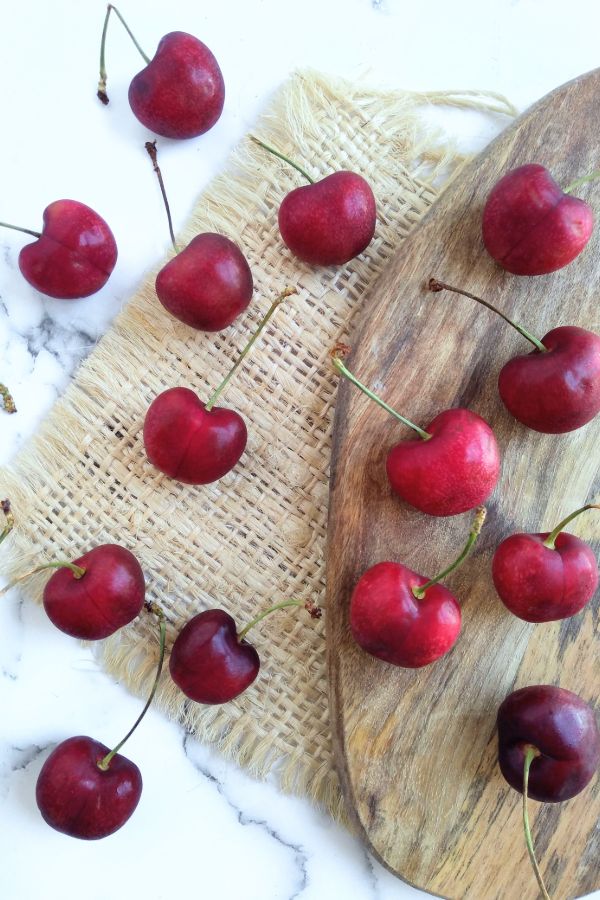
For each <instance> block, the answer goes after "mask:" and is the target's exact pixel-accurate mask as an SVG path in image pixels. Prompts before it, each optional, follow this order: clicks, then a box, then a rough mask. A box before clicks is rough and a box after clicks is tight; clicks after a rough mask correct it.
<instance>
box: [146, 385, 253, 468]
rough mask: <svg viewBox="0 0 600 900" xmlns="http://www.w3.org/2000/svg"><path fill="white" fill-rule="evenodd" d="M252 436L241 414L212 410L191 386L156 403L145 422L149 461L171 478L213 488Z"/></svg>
mask: <svg viewBox="0 0 600 900" xmlns="http://www.w3.org/2000/svg"><path fill="white" fill-rule="evenodd" d="M247 439H248V432H247V430H246V424H245V422H244V420H243V419H242V417H241V416H240V415H239V413H237V412H235V411H234V410H232V409H224V408H222V407H219V406H217V407H213V408H211V409H210V410H208V409H207V408H206V405H205V404H204V403H202V401H201V400H200V398H199V397H198V396H197V394H195V393H194V391H191V390H190V389H189V388H171V389H170V390H167V391H163V393H162V394H159V395H158V397H157V398H156V399H155V400H154V401H153V402H152V403H151V404H150V407H149V409H148V412H147V414H146V420H145V422H144V447H145V448H146V453H147V455H148V459H149V460H150V462H151V463H152V465H154V466H156V468H157V469H159V470H160V471H161V472H164V474H165V475H168V476H169V477H170V478H176V479H177V481H182V482H184V483H185V484H210V483H211V482H213V481H217V480H218V479H219V478H222V477H223V475H225V474H226V473H227V472H229V471H231V469H233V467H234V466H235V465H236V464H237V463H238V461H239V459H240V457H241V455H242V453H243V452H244V450H245V449H246V442H247Z"/></svg>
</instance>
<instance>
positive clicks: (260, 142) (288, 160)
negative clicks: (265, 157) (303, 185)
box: [249, 134, 315, 184]
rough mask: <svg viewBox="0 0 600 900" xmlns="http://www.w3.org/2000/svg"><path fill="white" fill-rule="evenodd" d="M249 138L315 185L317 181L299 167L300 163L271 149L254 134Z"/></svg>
mask: <svg viewBox="0 0 600 900" xmlns="http://www.w3.org/2000/svg"><path fill="white" fill-rule="evenodd" d="M249 137H250V140H251V141H254V143H255V144H258V146H259V147H262V148H263V150H266V151H267V152H268V153H271V154H272V155H273V156H276V157H277V158H278V159H282V160H283V161H284V162H286V163H287V164H288V165H290V166H291V167H292V168H293V169H295V170H296V172H300V174H301V175H303V176H304V177H305V178H306V180H307V181H308V182H309V183H310V184H314V183H315V179H314V178H311V177H310V175H309V174H308V172H307V171H306V170H305V169H303V168H302V167H301V166H299V165H298V163H296V162H294V161H293V159H290V158H289V157H288V156H284V155H283V153H280V152H279V150H275V148H274V147H270V146H269V145H268V144H265V143H264V141H260V140H259V139H258V138H257V137H254V135H253V134H251V135H249Z"/></svg>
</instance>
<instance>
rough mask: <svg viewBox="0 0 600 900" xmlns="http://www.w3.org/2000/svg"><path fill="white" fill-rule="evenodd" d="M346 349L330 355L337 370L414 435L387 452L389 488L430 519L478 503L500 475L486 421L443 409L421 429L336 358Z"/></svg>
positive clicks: (451, 513)
mask: <svg viewBox="0 0 600 900" xmlns="http://www.w3.org/2000/svg"><path fill="white" fill-rule="evenodd" d="M348 350H349V348H347V347H345V346H343V345H338V346H337V347H336V348H334V350H333V353H332V358H333V365H334V366H335V368H336V369H337V371H338V372H339V373H340V374H341V375H343V376H344V377H345V378H347V379H348V380H349V381H351V382H352V383H353V384H355V385H356V386H357V387H358V388H360V390H361V391H363V393H364V394H366V395H367V396H368V397H370V398H371V399H372V400H374V401H375V402H376V403H378V404H379V406H381V407H382V408H383V409H385V410H386V412H388V413H390V414H391V415H392V416H394V417H395V418H396V419H398V420H399V421H400V422H402V423H403V424H404V425H408V426H409V427H410V428H412V429H413V430H414V431H415V432H416V433H417V435H418V438H417V439H415V440H408V441H402V442H400V443H399V444H396V445H395V446H393V447H392V448H391V450H390V451H389V453H388V456H387V461H386V471H387V477H388V480H389V483H390V486H391V488H392V490H393V491H394V492H395V493H396V494H398V496H399V497H401V498H402V500H404V501H405V502H406V503H410V505H411V506H414V507H415V509H418V510H420V511H421V512H424V513H427V514H428V515H430V516H455V515H458V514H459V513H463V512H466V511H467V510H469V509H474V508H475V507H476V506H479V505H481V504H482V503H483V502H484V501H485V500H487V498H488V497H489V496H490V494H491V493H492V491H493V490H494V487H495V486H496V482H497V481H498V475H499V473H500V454H499V451H498V445H497V443H496V439H495V437H494V433H493V431H492V429H491V428H490V426H489V425H488V424H487V422H485V421H484V419H482V418H481V417H480V416H478V415H477V414H476V413H474V412H471V411H470V410H468V409H461V408H458V409H447V410H445V411H444V412H441V413H439V415H437V416H436V417H435V418H434V419H433V420H432V421H431V422H430V423H429V425H427V426H426V427H425V428H420V427H419V426H418V425H415V424H414V423H413V422H411V421H410V420H409V419H406V418H405V417H404V416H401V415H400V414H399V413H398V412H396V410H394V409H392V407H390V406H388V404H387V403H385V402H384V401H383V400H382V399H381V398H380V397H378V396H377V395H376V394H374V393H373V392H372V391H371V390H369V389H368V388H366V387H365V386H364V385H363V384H362V383H361V382H360V381H359V380H358V379H357V378H356V377H355V376H354V375H353V374H352V373H351V372H350V371H349V370H348V369H347V367H346V366H345V364H344V362H343V361H342V359H341V358H340V357H341V355H343V354H344V353H346V352H348Z"/></svg>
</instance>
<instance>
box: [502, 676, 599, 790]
mask: <svg viewBox="0 0 600 900" xmlns="http://www.w3.org/2000/svg"><path fill="white" fill-rule="evenodd" d="M498 745H499V763H500V770H501V772H502V774H503V775H504V777H505V778H506V780H507V781H508V783H509V784H510V786H511V787H513V788H514V789H515V790H516V791H519V792H522V790H523V764H524V756H525V748H526V746H527V745H532V746H533V747H535V748H537V750H538V751H539V756H537V757H536V758H534V759H533V762H532V765H531V775H530V779H529V796H530V797H532V798H533V799H534V800H539V801H541V802H543V803H561V802H562V801H564V800H570V799H571V797H574V796H575V795H576V794H578V793H579V792H580V791H582V790H583V789H584V787H586V785H587V784H589V782H590V781H591V779H592V778H593V776H594V774H595V772H596V770H597V768H598V765H599V763H600V734H599V732H598V726H597V724H596V718H595V716H594V713H593V711H592V709H591V708H590V707H589V706H588V704H587V703H585V702H584V701H583V700H582V699H581V697H578V696H577V694H573V693H572V692H571V691H567V690H565V689H564V688H559V687H554V686H553V685H549V684H536V685H531V686H530V687H524V688H521V689H520V690H518V691H514V692H513V693H512V694H509V695H508V697H507V698H506V699H505V700H504V701H503V703H502V705H501V706H500V709H499V710H498Z"/></svg>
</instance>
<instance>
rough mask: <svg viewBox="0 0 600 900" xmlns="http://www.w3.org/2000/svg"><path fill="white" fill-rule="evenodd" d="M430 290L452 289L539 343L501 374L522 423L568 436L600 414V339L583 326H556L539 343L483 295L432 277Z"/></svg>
mask: <svg viewBox="0 0 600 900" xmlns="http://www.w3.org/2000/svg"><path fill="white" fill-rule="evenodd" d="M428 289H429V290H430V291H433V292H435V293H437V292H438V291H443V290H447V291H452V292H454V293H455V294H462V295H463V296H464V297H469V298H470V299H471V300H475V301H476V302H477V303H480V304H481V305H482V306H485V307H487V309H490V310H492V312H495V313H496V314H497V315H499V316H501V317H502V318H503V319H504V320H505V322H508V324H509V325H512V327H513V328H515V329H516V330H517V331H518V332H519V334H521V335H522V336H523V337H525V338H527V340H528V341H529V342H530V343H531V344H533V345H534V347H535V349H534V350H533V352H532V353H529V354H525V355H522V356H515V357H514V358H513V359H511V360H509V362H507V363H506V364H505V365H504V367H503V368H502V370H501V372H500V375H499V376H498V390H499V393H500V397H501V399H502V402H503V403H504V405H505V406H506V408H507V409H508V411H509V412H510V413H511V414H512V415H513V416H514V417H515V419H517V420H518V421H519V422H522V423H523V425H527V426H528V428H532V429H533V430H534V431H540V432H543V433H544V434H563V433H564V432H567V431H574V430H575V429H576V428H581V426H582V425H585V424H587V423H588V422H590V421H591V420H592V419H593V418H594V417H595V416H596V415H597V414H598V412H600V337H599V336H598V335H597V334H594V333H593V332H592V331H586V330H585V329H584V328H576V327H574V326H571V325H565V326H562V327H560V328H554V329H552V331H549V332H548V334H547V335H545V337H544V338H543V339H542V340H541V341H540V340H538V339H537V338H536V337H534V336H533V335H532V334H531V333H530V332H529V331H527V330H526V329H525V328H523V326H522V325H518V324H517V323H516V322H513V320H512V319H509V317H508V316H507V315H505V314H504V313H503V312H501V311H500V310H499V309H497V308H496V307H495V306H493V305H492V304H491V303H489V302H488V301H487V300H483V299H482V298H481V297H477V296H476V295H475V294H471V293H470V292H469V291H464V290H462V288H457V287H453V286H452V285H450V284H446V283H445V282H443V281H438V280H437V278H430V279H429V282H428Z"/></svg>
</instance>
